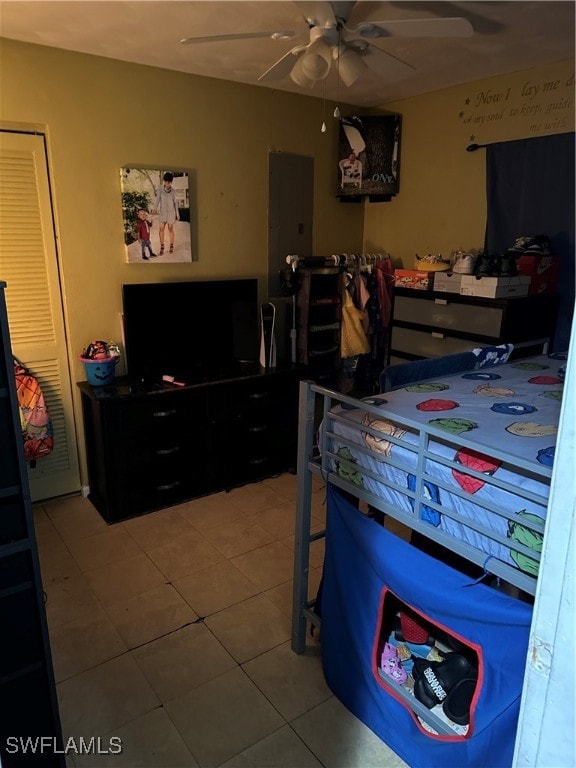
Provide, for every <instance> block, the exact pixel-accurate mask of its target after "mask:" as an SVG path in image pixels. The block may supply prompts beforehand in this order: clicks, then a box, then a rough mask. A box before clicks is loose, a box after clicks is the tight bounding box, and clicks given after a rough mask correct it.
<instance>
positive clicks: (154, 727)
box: [76, 707, 198, 768]
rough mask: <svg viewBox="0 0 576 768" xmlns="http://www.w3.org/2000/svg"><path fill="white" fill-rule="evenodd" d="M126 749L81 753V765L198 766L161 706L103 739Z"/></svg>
mask: <svg viewBox="0 0 576 768" xmlns="http://www.w3.org/2000/svg"><path fill="white" fill-rule="evenodd" d="M111 737H115V738H116V739H120V740H121V749H122V751H121V752H120V753H119V754H108V755H104V754H102V755H78V756H77V757H76V766H77V768H197V766H198V763H197V762H196V760H194V758H193V757H192V754H191V753H190V751H189V749H188V747H187V746H186V744H185V743H184V740H183V739H182V737H181V736H180V734H179V733H178V731H177V730H176V728H175V727H174V724H173V723H172V721H171V720H170V718H169V717H168V715H167V714H166V712H165V710H164V709H163V708H161V707H158V709H154V710H152V712H147V713H146V714H145V715H142V716H141V717H138V718H136V720H133V721H132V722H131V723H128V724H127V725H124V726H122V727H121V728H116V729H115V730H114V731H113V733H111V734H108V735H107V736H106V738H105V739H103V745H104V743H105V744H106V747H107V748H108V749H110V747H113V748H114V749H116V747H117V744H118V742H116V741H113V742H110V738H111Z"/></svg>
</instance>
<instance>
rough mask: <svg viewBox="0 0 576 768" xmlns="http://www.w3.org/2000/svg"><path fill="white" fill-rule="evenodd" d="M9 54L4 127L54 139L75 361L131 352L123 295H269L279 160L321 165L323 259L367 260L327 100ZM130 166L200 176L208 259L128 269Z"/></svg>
mask: <svg viewBox="0 0 576 768" xmlns="http://www.w3.org/2000/svg"><path fill="white" fill-rule="evenodd" d="M0 55H1V65H2V66H1V70H0V72H1V74H0V98H1V102H0V118H1V119H2V126H3V127H9V126H10V124H18V125H20V126H24V127H25V126H26V125H28V126H30V125H33V126H38V127H40V128H44V129H45V130H46V132H47V135H48V146H49V152H50V170H51V175H52V181H53V185H54V186H53V193H54V207H55V213H56V217H57V231H58V235H59V246H58V250H59V257H60V263H61V272H62V278H63V288H64V294H65V306H66V315H67V318H66V319H67V327H68V331H69V339H70V346H71V351H72V353H73V355H74V356H75V355H77V354H79V353H80V351H81V350H82V348H83V347H84V346H85V345H86V344H87V342H89V341H90V340H91V339H93V338H105V339H115V340H120V312H121V291H120V286H121V284H122V283H125V282H139V281H150V280H168V279H189V278H199V279H204V278H219V277H229V276H232V277H241V276H256V277H259V278H261V289H262V291H265V287H266V284H265V281H264V278H265V276H266V274H267V263H268V220H267V207H268V205H267V203H268V153H269V151H275V152H287V153H293V154H301V155H307V156H312V157H313V158H314V163H315V166H314V167H315V179H314V184H315V190H314V252H315V254H316V255H327V254H331V253H334V252H337V251H340V250H345V251H358V250H360V249H361V246H362V227H363V211H362V207H361V206H344V205H342V204H340V203H339V201H338V199H337V198H336V197H335V194H334V193H335V190H336V184H337V175H336V170H337V165H336V158H337V151H338V150H337V138H338V124H337V121H336V120H335V119H331V120H329V121H327V123H328V131H327V132H326V133H324V134H323V133H321V131H320V127H321V124H322V119H323V104H322V101H321V100H318V99H316V98H314V99H313V98H311V97H302V96H298V95H292V94H286V93H281V92H278V91H272V90H269V89H265V88H259V87H251V86H244V85H238V84H235V83H230V82H225V81H222V80H214V79H209V78H201V77H195V76H192V75H185V74H181V73H177V72H171V71H168V70H162V69H158V68H153V67H143V66H139V65H132V64H128V63H124V62H119V61H114V60H110V59H105V58H100V57H95V56H87V55H83V54H77V53H71V52H67V51H62V50H59V49H55V48H47V47H43V46H34V45H28V44H23V43H18V42H15V41H11V40H2V45H1V46H0ZM333 109H334V105H332V107H331V110H333ZM331 110H328V114H331ZM125 166H132V167H138V166H142V167H146V166H148V167H152V168H163V167H171V168H172V167H173V168H177V169H182V170H188V171H189V173H190V186H191V192H192V193H193V195H194V193H195V195H196V197H197V222H198V232H197V235H196V236H193V239H194V240H195V245H196V246H197V252H198V261H194V262H192V263H186V264H163V265H160V264H158V265H157V264H136V265H128V264H127V263H126V260H125V251H124V243H123V235H122V232H123V229H122V212H121V206H120V168H121V167H125ZM193 188H194V189H193ZM73 365H74V366H75V369H74V373H75V375H76V379H77V380H80V379H82V378H84V375H83V371H82V368H81V366H80V363H79V362H78V361H77V360H75V359H73Z"/></svg>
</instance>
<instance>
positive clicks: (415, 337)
mask: <svg viewBox="0 0 576 768" xmlns="http://www.w3.org/2000/svg"><path fill="white" fill-rule="evenodd" d="M391 346H392V353H393V354H394V353H406V354H407V355H414V356H415V357H442V355H453V354H456V353H457V352H466V351H468V350H470V349H474V348H475V347H482V346H486V345H485V344H482V343H480V342H477V341H470V340H469V339H457V338H455V337H454V336H441V335H440V334H432V333H431V332H426V331H414V330H412V329H411V328H400V327H398V326H394V328H393V329H392V345H391Z"/></svg>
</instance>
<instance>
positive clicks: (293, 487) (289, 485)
mask: <svg viewBox="0 0 576 768" xmlns="http://www.w3.org/2000/svg"><path fill="white" fill-rule="evenodd" d="M262 485H265V486H267V487H268V488H271V489H272V490H273V491H275V492H276V493H277V494H279V495H280V496H283V497H284V498H285V499H288V500H289V501H294V500H295V499H296V491H297V488H298V478H297V477H296V475H293V474H292V473H291V472H286V473H285V474H283V475H279V476H278V477H269V478H268V479H266V480H263V481H262Z"/></svg>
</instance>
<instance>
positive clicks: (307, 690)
mask: <svg viewBox="0 0 576 768" xmlns="http://www.w3.org/2000/svg"><path fill="white" fill-rule="evenodd" d="M242 668H243V670H244V671H245V672H246V674H247V675H248V676H249V677H250V678H251V679H252V680H253V681H254V683H255V684H256V685H257V686H258V688H259V689H260V690H261V691H262V693H263V694H264V695H265V696H266V698H267V699H269V701H270V702H271V703H272V704H273V705H274V706H275V707H276V709H277V710H278V712H280V714H281V715H282V717H284V718H285V719H286V720H287V721H288V722H290V721H291V720H293V719H294V718H295V717H298V716H299V715H302V714H304V712H308V710H310V709H312V708H313V707H315V706H317V705H318V704H320V703H321V702H322V701H325V700H326V699H329V698H330V697H331V696H332V693H331V692H330V689H329V688H328V686H327V684H326V681H325V680H324V674H323V672H322V660H321V656H320V653H319V651H318V649H311V650H309V651H307V652H306V653H301V654H296V653H293V651H292V650H291V648H290V643H289V642H287V643H283V644H282V645H279V646H277V647H276V648H272V650H270V651H267V652H266V653H263V654H261V655H260V656H257V657H256V658H254V659H252V660H251V661H248V662H246V663H245V664H243V665H242Z"/></svg>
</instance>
